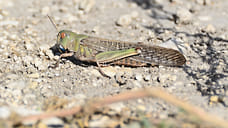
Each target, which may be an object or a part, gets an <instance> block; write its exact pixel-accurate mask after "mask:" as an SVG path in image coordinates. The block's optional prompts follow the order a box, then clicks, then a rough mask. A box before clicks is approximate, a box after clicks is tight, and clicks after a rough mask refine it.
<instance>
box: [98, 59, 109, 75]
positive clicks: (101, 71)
mask: <svg viewBox="0 0 228 128" xmlns="http://www.w3.org/2000/svg"><path fill="white" fill-rule="evenodd" d="M96 63H97V66H98V71H99V72H100V73H101V75H102V76H104V77H107V78H109V79H111V77H110V76H109V75H107V74H105V73H104V71H103V70H102V69H101V65H100V64H99V62H98V61H96Z"/></svg>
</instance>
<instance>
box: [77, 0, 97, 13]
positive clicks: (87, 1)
mask: <svg viewBox="0 0 228 128" xmlns="http://www.w3.org/2000/svg"><path fill="white" fill-rule="evenodd" d="M94 4H95V1H94V0H82V1H81V2H80V5H79V9H81V10H83V11H84V12H87V13H88V12H89V11H91V9H92V8H93V6H94Z"/></svg>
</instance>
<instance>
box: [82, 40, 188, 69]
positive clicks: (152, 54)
mask: <svg viewBox="0 0 228 128" xmlns="http://www.w3.org/2000/svg"><path fill="white" fill-rule="evenodd" d="M81 43H82V44H83V45H86V46H88V47H90V48H91V49H93V51H99V52H105V51H112V50H120V49H129V48H138V49H140V50H141V53H140V54H138V55H134V56H129V57H126V58H121V59H119V60H115V61H113V62H110V64H118V65H128V66H146V65H148V64H151V65H166V66H181V65H183V64H185V62H186V59H185V57H184V56H183V55H182V54H181V53H180V52H179V51H177V50H174V49H169V48H164V47H160V46H150V45H144V44H140V43H138V44H137V43H130V42H124V41H117V40H108V39H102V38H97V37H88V38H86V39H83V40H82V41H81Z"/></svg>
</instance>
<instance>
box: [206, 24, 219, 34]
mask: <svg viewBox="0 0 228 128" xmlns="http://www.w3.org/2000/svg"><path fill="white" fill-rule="evenodd" d="M205 31H206V32H209V33H215V31H216V29H215V27H214V26H213V25H212V24H208V25H207V27H206V28H205Z"/></svg>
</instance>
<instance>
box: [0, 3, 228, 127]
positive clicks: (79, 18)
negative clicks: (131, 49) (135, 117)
mask: <svg viewBox="0 0 228 128" xmlns="http://www.w3.org/2000/svg"><path fill="white" fill-rule="evenodd" d="M227 5H228V1H226V0H219V1H212V0H170V1H168V0H119V1H117V0H94V1H93V0H70V1H62V0H49V1H46V0H23V1H22V0H21V1H19V0H8V1H3V0H2V1H0V30H1V31H0V33H1V36H0V57H1V61H0V65H1V66H0V78H1V79H0V106H1V107H0V111H1V112H5V113H4V114H3V116H1V118H7V117H8V116H4V115H7V112H8V113H9V111H10V110H14V111H16V110H18V111H19V112H18V113H19V114H21V113H29V114H31V113H37V112H41V111H44V110H45V109H44V106H45V101H47V100H48V99H51V98H52V97H55V96H56V97H58V98H61V99H67V100H70V101H72V102H71V104H70V105H68V106H67V107H71V106H73V105H82V104H84V103H85V102H86V101H87V100H88V99H91V98H94V97H104V96H109V95H115V94H118V93H120V92H124V91H126V90H135V89H139V88H145V87H151V86H153V87H161V88H163V89H164V90H166V91H167V92H169V93H170V94H173V95H175V96H177V97H178V98H180V99H182V100H184V101H187V102H189V103H191V104H193V105H195V106H198V107H201V108H203V109H204V110H205V111H206V112H209V113H211V114H214V115H217V116H219V117H221V118H223V119H225V120H228V110H227V105H228V91H227V88H228V82H227V81H228V66H227V63H228V62H227V60H228V52H227V51H228V45H227V42H228V22H227V19H228V10H227ZM47 14H48V15H50V16H51V17H52V18H53V20H54V21H55V22H56V24H57V27H58V29H59V30H62V29H66V30H72V31H74V32H76V33H82V34H87V35H92V36H96V37H102V38H108V39H115V40H122V41H130V42H144V43H145V44H148V45H161V46H164V47H169V48H174V49H177V50H179V51H180V52H182V53H183V54H184V56H185V57H186V59H187V63H186V64H185V65H184V66H182V67H164V66H159V67H138V68H131V67H123V66H110V67H105V68H104V69H103V70H104V72H106V73H107V74H108V75H110V76H111V79H108V78H105V77H103V76H101V75H100V73H99V72H98V71H97V69H96V66H95V65H84V64H81V63H80V62H79V61H78V60H74V59H72V58H70V59H63V60H62V61H61V64H60V66H59V67H58V68H56V69H52V68H50V66H52V65H54V64H55V63H56V61H57V59H58V57H59V56H58V55H57V56H54V54H53V51H52V50H51V49H50V48H53V46H54V45H55V43H56V36H57V33H58V31H57V30H55V28H54V27H53V25H52V24H51V22H50V21H49V19H48V18H47V16H46V15H47ZM79 63H80V64H79ZM216 98H217V99H219V100H215V101H214V100H213V99H216ZM213 101H214V102H213ZM46 105H47V104H46ZM112 107H113V108H115V109H116V110H119V111H121V110H124V109H125V110H126V108H128V109H129V110H131V111H134V112H136V111H138V110H140V111H143V112H144V113H149V114H151V116H152V117H154V118H158V119H166V118H169V117H170V116H169V115H172V114H175V113H177V111H178V109H177V108H175V107H174V106H171V105H170V104H167V103H165V102H164V101H161V100H158V99H139V100H134V101H129V102H124V103H120V104H118V105H115V104H114V105H113V106H112ZM15 108H16V110H15ZM9 109H10V110H9ZM20 112H21V113H20ZM8 115H9V114H8ZM58 121H59V120H58ZM60 122H61V121H60ZM60 124H61V123H60ZM99 126H101V125H99Z"/></svg>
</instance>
